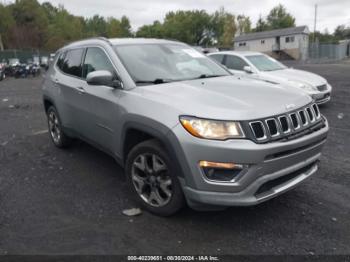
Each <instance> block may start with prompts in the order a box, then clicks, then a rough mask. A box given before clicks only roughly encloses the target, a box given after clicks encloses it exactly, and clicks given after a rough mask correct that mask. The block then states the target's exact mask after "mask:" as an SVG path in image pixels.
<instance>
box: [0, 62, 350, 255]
mask: <svg viewBox="0 0 350 262" xmlns="http://www.w3.org/2000/svg"><path fill="white" fill-rule="evenodd" d="M300 67H302V68H303V69H306V70H309V71H313V72H315V73H318V74H320V75H322V76H324V77H326V78H327V79H328V81H329V82H330V83H331V84H332V86H333V88H334V92H333V97H332V100H331V102H330V104H329V105H326V106H324V107H322V108H321V111H322V113H323V114H324V115H326V117H327V118H328V120H329V122H330V126H331V129H330V133H329V139H328V141H327V144H326V146H325V148H324V153H323V156H322V161H321V163H320V168H319V171H318V172H317V174H315V175H314V176H313V177H312V178H311V179H309V180H308V181H307V182H305V183H303V184H302V185H300V186H299V187H297V188H296V189H295V190H293V191H290V192H288V193H286V194H284V195H282V196H280V197H277V198H275V199H273V200H271V201H268V202H266V203H263V204H261V205H259V206H255V207H245V208H229V209H227V210H225V211H220V212H196V211H193V210H191V209H189V208H185V209H184V210H182V211H181V212H180V213H178V214H177V215H175V216H173V217H169V218H160V217H156V216H153V215H151V214H149V213H147V212H143V213H142V215H140V216H137V217H132V218H131V217H127V216H124V215H123V214H122V211H123V210H124V209H126V208H130V207H133V202H132V201H131V200H129V194H128V191H127V188H126V184H125V178H124V175H123V170H122V169H121V168H120V167H119V166H118V165H117V164H116V163H115V162H114V160H113V159H112V158H111V157H109V156H107V155H106V154H104V153H102V152H100V151H98V150H96V149H94V148H93V147H91V146H89V145H87V144H85V143H83V142H76V143H75V145H74V146H73V147H72V148H70V149H68V150H60V149H57V148H55V147H54V146H53V144H52V143H51V141H50V139H49V136H48V133H47V131H46V119H45V115H44V111H43V106H42V101H41V92H40V84H41V79H40V78H36V79H10V78H8V79H5V80H4V81H2V82H0V120H1V124H0V236H1V237H0V254H202V253H205V254H211V255H220V254H255V255H258V254H301V255H318V254H350V245H349V243H350V190H349V189H350V146H349V145H350V138H349V137H350V121H349V120H350V74H349V72H350V63H342V64H327V65H303V66H300Z"/></svg>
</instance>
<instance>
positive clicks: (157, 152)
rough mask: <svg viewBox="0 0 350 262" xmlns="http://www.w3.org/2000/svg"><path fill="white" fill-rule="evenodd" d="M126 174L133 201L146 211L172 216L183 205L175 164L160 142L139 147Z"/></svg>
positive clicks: (147, 142)
mask: <svg viewBox="0 0 350 262" xmlns="http://www.w3.org/2000/svg"><path fill="white" fill-rule="evenodd" d="M125 172H126V177H127V182H128V185H129V188H130V190H131V191H132V194H133V196H134V198H135V199H136V201H137V202H138V203H139V204H141V205H142V207H143V208H144V209H146V210H148V211H150V212H152V213H154V214H156V215H160V216H170V215H172V214H174V213H176V212H177V211H179V210H180V209H181V208H182V207H183V206H184V203H185V199H184V195H183V192H182V189H181V185H180V183H179V181H178V178H177V174H175V168H174V164H173V161H171V158H170V157H169V154H168V153H167V152H166V150H165V149H164V148H163V146H162V145H161V144H160V143H159V142H158V141H157V140H148V141H145V142H142V143H140V144H138V145H136V146H135V147H134V148H133V149H132V150H131V151H130V153H129V155H128V157H127V161H126V167H125Z"/></svg>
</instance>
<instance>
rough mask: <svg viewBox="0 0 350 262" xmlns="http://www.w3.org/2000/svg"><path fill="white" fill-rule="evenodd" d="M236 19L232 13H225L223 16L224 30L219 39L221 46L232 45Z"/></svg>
mask: <svg viewBox="0 0 350 262" xmlns="http://www.w3.org/2000/svg"><path fill="white" fill-rule="evenodd" d="M236 30H237V27H236V21H235V16H234V15H232V14H227V15H226V18H225V25H224V32H223V35H222V39H221V41H220V42H221V44H222V46H223V47H232V46H233V38H234V36H235V34H236Z"/></svg>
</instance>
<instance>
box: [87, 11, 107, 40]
mask: <svg viewBox="0 0 350 262" xmlns="http://www.w3.org/2000/svg"><path fill="white" fill-rule="evenodd" d="M85 26H86V28H85V33H86V35H87V36H88V37H93V36H103V37H106V36H107V22H106V20H105V19H104V17H102V16H99V15H94V16H93V17H92V18H88V19H86V21H85Z"/></svg>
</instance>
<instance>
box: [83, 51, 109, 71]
mask: <svg viewBox="0 0 350 262" xmlns="http://www.w3.org/2000/svg"><path fill="white" fill-rule="evenodd" d="M98 70H106V71H109V72H111V73H112V74H113V75H115V70H114V67H113V65H112V63H111V61H110V60H109V58H108V57H107V55H106V53H105V52H104V51H103V50H102V49H101V48H98V47H90V48H88V49H87V51H86V55H85V60H84V64H83V78H86V76H87V75H88V74H89V73H91V72H94V71H98Z"/></svg>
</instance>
